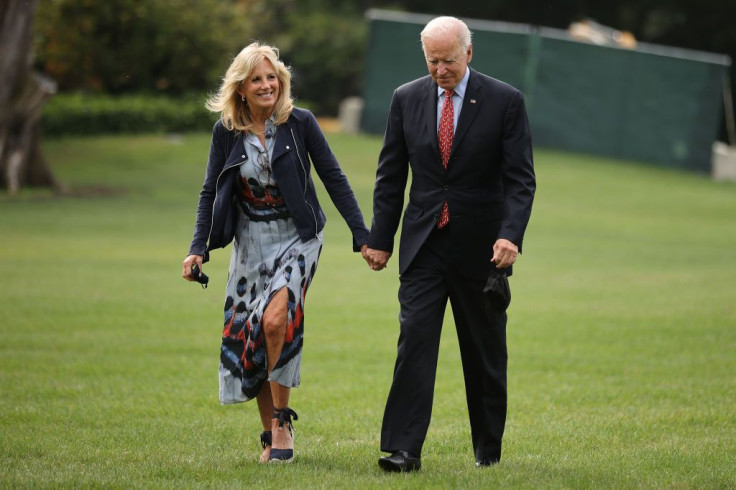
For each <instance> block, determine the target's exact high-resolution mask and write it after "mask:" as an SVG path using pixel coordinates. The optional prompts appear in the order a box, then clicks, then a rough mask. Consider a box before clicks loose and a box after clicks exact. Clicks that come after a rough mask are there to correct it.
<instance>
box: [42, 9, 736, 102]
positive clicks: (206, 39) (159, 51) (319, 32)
mask: <svg viewBox="0 0 736 490" xmlns="http://www.w3.org/2000/svg"><path fill="white" fill-rule="evenodd" d="M367 8H394V9H401V10H406V11H413V12H422V13H428V14H438V15H439V14H446V15H456V16H459V17H466V18H476V19H493V20H505V21H511V22H519V23H527V24H534V25H540V26H550V27H559V28H566V27H567V26H568V25H569V24H570V23H571V22H572V21H575V20H580V19H581V18H585V17H588V18H593V19H595V20H597V21H598V22H600V23H602V24H605V25H608V26H611V27H614V28H616V29H620V30H628V31H630V32H632V33H633V34H634V35H635V36H636V38H637V39H638V40H639V41H645V42H651V43H659V44H667V45H672V46H679V47H683V48H690V49H699V50H705V51H713V52H719V53H726V54H729V55H730V56H731V57H732V58H736V29H734V28H732V26H731V22H732V19H733V18H734V17H736V2H733V1H731V2H724V1H722V0H701V1H700V2H692V1H691V0H620V1H618V2H599V1H593V0H555V1H551V0H526V1H524V2H511V1H509V0H464V1H462V2H454V3H453V2H447V1H446V0H443V1H439V0H387V1H384V0H196V1H195V0H105V1H100V0H44V2H42V3H41V5H40V7H39V10H38V18H37V23H36V54H37V67H38V68H39V69H40V70H41V71H43V72H45V73H46V74H48V75H50V76H51V77H52V78H54V79H55V80H56V81H57V82H58V83H59V87H60V89H61V90H62V91H72V90H77V91H78V90H86V91H101V92H107V93H113V94H115V93H126V92H149V93H166V94H168V95H177V94H181V93H185V92H192V91H196V92H200V93H201V92H203V91H208V92H209V91H213V90H215V89H216V87H217V84H218V79H219V77H220V76H221V75H222V73H223V72H224V70H225V68H226V67H227V65H228V62H229V60H230V59H231V58H232V56H233V55H234V54H235V53H237V51H238V50H239V49H241V48H242V47H243V46H245V45H246V44H248V42H250V41H252V40H255V39H258V40H261V41H264V42H267V43H270V44H274V45H276V46H277V47H279V48H280V49H281V55H282V57H283V58H284V60H285V61H286V62H287V63H288V64H290V65H291V67H292V69H293V71H294V94H295V95H296V96H297V98H299V99H301V100H303V101H309V103H310V106H311V107H312V108H313V109H314V110H315V111H317V112H320V113H323V114H324V113H334V112H335V111H336V110H337V105H338V103H339V101H340V100H341V99H342V98H343V97H345V96H348V95H357V94H360V93H362V87H361V79H362V66H363V58H364V49H365V40H366V34H367V23H366V21H365V18H364V11H365V10H366V9H367Z"/></svg>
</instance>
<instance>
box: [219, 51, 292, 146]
mask: <svg viewBox="0 0 736 490" xmlns="http://www.w3.org/2000/svg"><path fill="white" fill-rule="evenodd" d="M263 60H268V61H270V62H271V65H273V68H274V70H276V78H278V80H279V98H278V100H277V101H276V106H275V107H274V111H273V117H274V120H275V122H276V124H283V123H285V122H286V120H287V119H289V115H291V111H292V109H293V108H294V102H293V100H292V99H291V71H290V70H289V68H288V67H287V66H286V65H285V64H284V63H283V62H282V61H281V60H280V59H279V50H278V49H277V48H274V47H273V46H268V45H265V44H259V43H258V42H254V43H251V44H249V45H248V46H246V47H245V48H243V50H242V51H240V53H238V55H237V56H236V57H235V59H234V60H233V62H232V63H230V67H229V68H228V69H227V71H226V72H225V76H224V77H223V78H222V85H220V88H219V89H218V91H217V93H216V94H214V95H213V96H212V97H210V98H209V99H208V100H207V103H206V104H205V106H206V107H207V109H209V110H210V111H212V112H219V113H220V119H221V120H222V124H223V125H224V126H225V127H226V128H227V129H229V130H230V131H232V130H237V131H246V132H248V131H250V130H251V128H252V127H253V120H252V116H251V114H250V110H249V109H248V104H246V103H245V102H244V101H242V100H241V97H240V94H239V93H238V87H239V86H240V85H241V84H242V83H243V82H244V81H245V80H246V79H247V78H248V77H249V76H250V74H251V73H252V72H253V69H254V68H255V67H256V65H257V64H259V63H260V62H261V61H263Z"/></svg>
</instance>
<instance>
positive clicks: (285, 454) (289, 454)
mask: <svg viewBox="0 0 736 490" xmlns="http://www.w3.org/2000/svg"><path fill="white" fill-rule="evenodd" d="M293 460H294V450H293V449H273V448H271V459H270V460H269V463H291V462H292V461H293Z"/></svg>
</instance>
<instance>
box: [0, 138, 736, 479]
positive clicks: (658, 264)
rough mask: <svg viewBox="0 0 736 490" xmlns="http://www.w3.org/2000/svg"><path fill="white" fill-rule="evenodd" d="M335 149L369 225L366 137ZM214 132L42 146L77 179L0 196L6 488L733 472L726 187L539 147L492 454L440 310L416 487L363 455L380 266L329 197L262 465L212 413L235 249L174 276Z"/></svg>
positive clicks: (387, 305) (379, 376)
mask: <svg viewBox="0 0 736 490" xmlns="http://www.w3.org/2000/svg"><path fill="white" fill-rule="evenodd" d="M329 140H330V143H331V145H332V147H333V150H334V151H335V153H336V154H337V156H338V158H339V159H340V160H341V162H342V164H343V166H344V169H345V171H346V173H347V175H348V177H349V178H350V180H351V182H352V184H353V187H354V189H355V191H356V193H357V195H358V199H359V201H360V203H361V206H362V207H363V209H364V211H365V214H366V219H367V220H368V221H369V220H370V215H371V211H370V210H371V206H370V200H371V192H372V184H373V175H374V169H375V162H376V157H377V154H378V150H379V147H380V139H379V138H367V137H355V136H346V135H339V134H330V135H329ZM208 145H209V135H207V134H196V135H185V136H184V137H183V138H179V139H167V138H165V137H163V136H135V137H105V138H94V139H83V138H79V139H76V138H75V139H63V140H54V141H48V142H47V143H46V145H45V149H46V154H47V157H48V158H49V159H50V160H51V161H52V162H53V166H54V169H55V171H56V172H57V174H58V176H59V177H60V178H61V179H62V180H63V181H65V182H66V183H67V184H69V185H71V186H72V187H73V188H75V189H79V190H78V192H76V193H75V195H74V196H68V197H61V198H57V197H53V196H51V195H50V194H49V193H47V192H45V191H24V192H23V193H22V194H21V196H19V197H16V198H12V199H11V198H8V197H7V196H6V195H4V194H0V237H2V240H0V256H2V257H3V259H2V262H0V274H1V275H2V286H0V290H2V294H1V295H0V467H1V468H2V470H1V471H0V487H4V488H7V487H19V486H20V487H154V488H155V487H170V488H171V487H215V488H228V487H231V488H236V487H239V488H243V487H251V488H281V489H283V488H297V487H299V488H315V487H322V488H346V487H362V488H365V487H368V488H381V487H389V486H390V487H398V488H426V487H432V488H451V487H457V488H481V487H486V488H494V487H504V488H507V487H514V488H540V487H541V488H601V487H603V488H632V487H643V488H663V487H665V488H733V487H735V486H736V470H735V469H734V463H733V459H734V454H736V396H735V394H736V185H734V184H718V183H714V182H711V181H710V180H709V179H708V178H707V177H703V176H699V175H692V174H685V173H680V172H676V171H671V170H664V169H660V168H651V167H646V166H640V165H635V164H633V163H629V162H620V161H614V160H607V159H601V158H594V157H589V156H580V155H570V154H566V153H562V152H553V151H548V150H542V149H538V150H537V151H536V155H535V156H536V168H537V174H538V184H539V190H538V194H537V200H536V202H535V209H534V212H533V214H532V221H531V223H530V225H529V229H528V232H527V236H526V240H525V243H524V254H523V256H521V258H520V261H519V264H518V266H517V267H516V270H515V274H514V277H513V278H512V288H513V301H512V305H511V308H510V311H509V327H508V337H509V338H508V342H509V350H510V366H509V391H510V400H509V402H510V403H509V417H508V423H507V430H506V436H505V452H504V457H503V461H502V462H501V464H500V465H498V466H496V467H492V468H485V469H477V468H475V467H474V465H473V463H474V459H473V455H472V447H471V443H470V431H469V428H468V422H467V410H466V407H465V398H464V388H463V382H462V373H461V366H460V357H459V352H458V348H457V339H456V336H455V334H454V327H453V325H452V323H451V322H449V321H448V322H447V323H446V328H445V330H444V333H443V339H442V348H441V352H440V366H439V371H438V377H437V384H436V392H435V406H434V412H433V419H432V424H431V427H430V431H429V434H428V437H427V442H426V444H425V452H424V454H423V468H422V470H421V471H420V472H419V473H417V474H411V475H389V474H384V473H383V472H381V470H380V469H379V468H378V466H377V465H376V460H377V458H378V457H379V456H380V453H379V431H380V423H381V416H382V412H383V404H384V402H385V397H386V394H387V391H388V388H389V385H390V381H391V374H392V370H393V362H394V356H395V346H396V340H397V335H398V327H397V320H396V319H397V314H398V305H397V300H396V291H397V286H398V277H397V264H396V262H395V261H394V262H391V263H390V264H389V269H388V270H387V271H386V272H381V273H376V272H371V271H370V270H369V269H368V268H367V266H366V265H365V263H364V262H363V261H362V259H361V258H360V256H359V255H357V254H353V253H352V251H351V242H350V237H349V234H348V232H347V228H346V226H345V225H344V224H343V223H342V221H341V220H340V219H339V216H338V215H337V212H336V211H335V210H334V208H333V207H332V205H331V204H330V203H329V201H328V199H327V198H325V197H323V198H322V201H323V206H324V208H325V211H326V212H327V214H328V218H329V223H328V226H327V229H326V233H325V240H326V246H325V250H324V252H323V255H322V261H321V263H320V269H319V272H318V274H317V277H316V280H315V282H314V284H313V286H312V288H311V290H310V293H309V301H308V309H307V320H306V328H307V332H308V333H307V334H306V338H305V340H306V344H305V347H304V361H303V370H302V381H303V385H302V387H300V388H299V389H298V390H295V391H294V392H293V394H292V403H291V405H292V406H293V408H294V409H296V411H297V412H298V413H299V421H298V422H297V424H296V430H297V438H296V451H297V460H296V462H295V464H292V465H289V466H277V467H274V466H269V465H265V466H264V465H259V464H257V462H256V461H257V458H258V454H259V452H260V446H259V444H258V434H259V432H260V423H259V421H258V417H257V409H256V406H255V404H254V403H250V404H244V405H238V406H234V407H233V406H230V407H221V406H219V405H218V402H217V366H218V355H219V340H220V333H221V328H222V327H221V325H222V323H221V322H222V320H221V314H222V307H223V302H224V294H223V291H224V282H225V279H226V274H227V264H228V261H229V251H219V252H216V253H214V254H213V260H212V262H211V263H210V264H207V265H206V266H205V270H206V272H207V273H208V274H209V275H210V277H211V283H210V284H211V285H210V287H209V288H208V289H206V290H202V289H201V288H200V287H199V286H198V285H196V284H193V283H187V282H185V281H183V280H182V279H180V277H179V274H180V263H181V261H182V260H183V258H184V256H185V254H186V251H187V248H188V244H189V240H190V239H191V231H192V227H193V223H194V212H195V207H196V202H197V192H198V190H199V186H200V185H201V181H202V177H203V173H204V164H205V159H206V155H207V150H208ZM323 195H324V194H323ZM448 317H449V315H448Z"/></svg>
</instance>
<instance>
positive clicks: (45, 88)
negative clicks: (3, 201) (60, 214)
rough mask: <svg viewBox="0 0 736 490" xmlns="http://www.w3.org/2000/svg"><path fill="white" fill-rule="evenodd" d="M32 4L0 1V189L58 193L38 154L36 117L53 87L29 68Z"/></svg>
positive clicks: (21, 0) (28, 0)
mask: <svg viewBox="0 0 736 490" xmlns="http://www.w3.org/2000/svg"><path fill="white" fill-rule="evenodd" d="M36 1H37V0H5V1H4V2H2V3H0V73H1V74H2V83H0V186H1V187H4V188H6V189H7V191H8V193H10V194H14V193H16V192H17V191H18V190H19V189H20V188H21V187H22V186H40V187H52V188H54V189H56V190H60V189H61V186H60V184H59V182H58V181H57V180H56V179H55V178H54V175H53V174H52V172H51V170H50V168H49V166H48V163H47V162H46V159H45V158H44V156H43V152H42V151H41V115H42V112H43V104H44V103H45V101H46V99H47V98H48V97H49V96H50V95H51V94H53V93H54V92H56V84H55V83H54V82H53V81H51V80H49V79H47V78H45V77H42V76H40V75H38V74H36V73H34V72H33V71H32V70H31V65H32V62H33V50H32V36H33V16H34V14H35V11H36Z"/></svg>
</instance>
